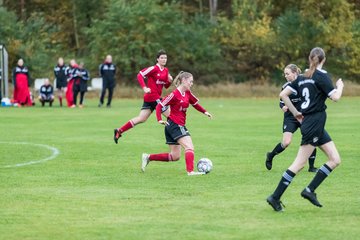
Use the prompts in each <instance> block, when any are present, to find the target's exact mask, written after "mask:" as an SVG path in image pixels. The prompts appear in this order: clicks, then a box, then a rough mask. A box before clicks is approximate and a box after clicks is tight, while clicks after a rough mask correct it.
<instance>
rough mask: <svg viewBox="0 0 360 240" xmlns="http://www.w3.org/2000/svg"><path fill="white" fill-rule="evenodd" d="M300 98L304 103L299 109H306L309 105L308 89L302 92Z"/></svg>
mask: <svg viewBox="0 0 360 240" xmlns="http://www.w3.org/2000/svg"><path fill="white" fill-rule="evenodd" d="M302 96H303V97H304V98H305V102H303V103H302V104H301V109H306V108H307V107H308V106H309V104H310V92H309V89H308V88H304V89H303V90H302Z"/></svg>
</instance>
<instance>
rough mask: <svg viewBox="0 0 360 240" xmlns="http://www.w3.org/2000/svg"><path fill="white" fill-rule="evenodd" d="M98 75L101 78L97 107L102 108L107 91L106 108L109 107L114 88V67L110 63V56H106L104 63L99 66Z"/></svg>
mask: <svg viewBox="0 0 360 240" xmlns="http://www.w3.org/2000/svg"><path fill="white" fill-rule="evenodd" d="M99 74H100V77H102V81H103V82H102V84H103V86H102V90H101V95H100V102H99V105H98V106H99V107H102V105H103V104H104V97H105V93H106V89H108V92H109V95H108V101H107V104H106V107H108V108H109V107H111V100H112V96H113V92H114V88H115V74H116V66H115V65H114V64H113V63H112V56H111V55H107V56H106V59H105V62H104V63H102V64H100V66H99Z"/></svg>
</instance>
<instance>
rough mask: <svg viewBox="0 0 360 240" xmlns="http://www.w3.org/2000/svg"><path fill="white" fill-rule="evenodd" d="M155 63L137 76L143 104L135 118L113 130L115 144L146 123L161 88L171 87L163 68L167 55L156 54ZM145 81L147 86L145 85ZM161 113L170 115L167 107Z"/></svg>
mask: <svg viewBox="0 0 360 240" xmlns="http://www.w3.org/2000/svg"><path fill="white" fill-rule="evenodd" d="M156 62H157V63H156V65H154V66H151V67H148V68H144V69H143V70H141V71H140V72H139V74H138V75H137V80H138V82H139V84H140V86H141V87H142V89H143V91H144V103H143V105H142V107H141V110H140V113H139V115H138V116H137V117H134V118H132V119H131V120H129V121H128V122H126V123H125V124H124V125H123V126H122V127H120V128H116V129H114V141H115V143H116V144H117V143H118V139H119V138H120V137H121V136H122V134H123V133H124V132H126V131H128V130H129V129H131V128H133V127H135V126H136V125H137V124H140V123H144V122H146V120H147V119H148V118H149V117H150V115H151V113H152V112H153V111H154V109H155V108H156V105H157V104H158V103H159V102H160V101H161V99H162V98H161V94H162V90H163V88H164V87H165V88H168V87H169V86H170V85H171V82H172V77H171V75H170V74H169V70H168V69H167V68H166V67H165V65H166V62H167V55H166V52H165V51H164V50H160V51H159V52H158V54H157V56H156ZM145 79H147V84H145ZM162 112H163V114H164V115H165V116H166V117H167V116H169V114H170V110H169V109H168V108H167V107H166V108H163V109H162Z"/></svg>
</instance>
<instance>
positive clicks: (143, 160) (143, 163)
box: [141, 153, 150, 172]
mask: <svg viewBox="0 0 360 240" xmlns="http://www.w3.org/2000/svg"><path fill="white" fill-rule="evenodd" d="M149 157H150V154H147V153H143V154H142V157H141V171H143V172H145V168H146V166H147V165H148V164H149V162H150V160H149Z"/></svg>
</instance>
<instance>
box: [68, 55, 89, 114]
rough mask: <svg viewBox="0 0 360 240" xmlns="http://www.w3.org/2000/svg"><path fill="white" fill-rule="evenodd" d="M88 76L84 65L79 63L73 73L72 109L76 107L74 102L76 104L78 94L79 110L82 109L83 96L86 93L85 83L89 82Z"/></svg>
mask: <svg viewBox="0 0 360 240" xmlns="http://www.w3.org/2000/svg"><path fill="white" fill-rule="evenodd" d="M89 79H90V76H89V72H88V71H87V70H86V69H85V68H84V63H83V62H81V63H80V65H79V68H78V69H76V71H75V72H74V86H73V91H74V105H73V106H72V107H73V108H74V107H76V102H77V95H78V94H79V92H80V105H79V107H80V108H83V107H84V105H83V101H84V95H85V92H86V91H87V82H88V81H89Z"/></svg>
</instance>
